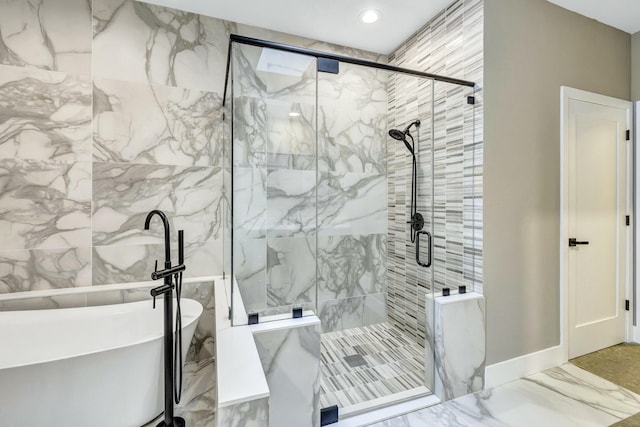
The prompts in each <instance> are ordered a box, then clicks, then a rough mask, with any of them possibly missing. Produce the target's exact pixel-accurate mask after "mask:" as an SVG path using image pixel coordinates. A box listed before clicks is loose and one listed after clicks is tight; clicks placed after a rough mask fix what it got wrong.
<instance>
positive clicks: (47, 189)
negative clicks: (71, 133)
mask: <svg viewBox="0 0 640 427" xmlns="http://www.w3.org/2000/svg"><path fill="white" fill-rule="evenodd" d="M90 210H91V164H90V163H86V162H76V163H62V162H57V161H36V160H18V159H0V238H1V239H2V242H3V249H4V250H9V249H34V248H37V249H46V248H68V247H89V246H91V240H90V239H91V229H90V226H91V219H90V215H91V212H90Z"/></svg>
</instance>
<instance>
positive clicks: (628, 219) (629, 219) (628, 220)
mask: <svg viewBox="0 0 640 427" xmlns="http://www.w3.org/2000/svg"><path fill="white" fill-rule="evenodd" d="M626 223H627V225H630V224H631V217H629V215H627V217H626Z"/></svg>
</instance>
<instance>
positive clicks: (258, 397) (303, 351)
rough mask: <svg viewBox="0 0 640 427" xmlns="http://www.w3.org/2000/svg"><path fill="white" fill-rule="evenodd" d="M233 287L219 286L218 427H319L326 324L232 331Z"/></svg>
mask: <svg viewBox="0 0 640 427" xmlns="http://www.w3.org/2000/svg"><path fill="white" fill-rule="evenodd" d="M228 282H229V281H228V280H227V281H224V280H218V281H217V283H216V284H217V286H216V334H217V336H216V353H217V355H216V361H217V363H216V375H217V377H216V378H217V394H218V399H217V411H216V414H217V415H216V422H217V426H218V427H276V426H280V427H281V426H283V425H300V426H302V425H304V426H309V427H319V426H320V413H319V411H320V408H319V405H320V402H319V395H320V319H318V317H316V316H314V315H310V314H311V313H310V312H305V316H304V317H302V318H298V319H291V318H288V319H281V318H279V317H281V316H279V317H274V318H273V319H271V321H262V322H261V323H259V324H257V325H243V326H231V321H230V320H229V317H228V301H229V300H228V299H227V294H228V292H229V291H230V284H229V283H228ZM218 308H219V309H218ZM265 320H268V319H265ZM290 423H291V424H290Z"/></svg>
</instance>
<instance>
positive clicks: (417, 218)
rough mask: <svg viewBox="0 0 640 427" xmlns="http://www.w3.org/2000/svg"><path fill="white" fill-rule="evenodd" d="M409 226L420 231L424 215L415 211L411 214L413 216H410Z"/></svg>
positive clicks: (422, 226)
mask: <svg viewBox="0 0 640 427" xmlns="http://www.w3.org/2000/svg"><path fill="white" fill-rule="evenodd" d="M411 228H413V229H414V230H416V231H420V230H422V229H423V228H424V217H423V216H422V214H421V213H419V212H416V213H415V214H413V217H411Z"/></svg>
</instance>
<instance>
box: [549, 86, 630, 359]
mask: <svg viewBox="0 0 640 427" xmlns="http://www.w3.org/2000/svg"><path fill="white" fill-rule="evenodd" d="M569 99H577V100H580V101H586V102H593V103H596V104H599V103H603V102H604V103H607V104H610V105H615V106H620V107H621V108H623V109H627V128H628V129H629V130H630V131H631V133H632V134H633V128H632V126H633V122H632V111H631V110H632V108H630V107H629V101H622V100H620V99H617V98H612V97H609V96H605V95H598V94H595V93H591V92H587V91H583V90H580V89H574V88H570V87H567V86H562V87H561V88H560V242H559V243H560V347H561V348H562V360H563V361H565V362H566V361H567V360H569V339H568V338H569V268H568V261H569V245H568V244H567V242H568V241H569V234H568V223H569V155H568V153H569ZM631 150H632V144H631V141H629V142H627V164H628V168H627V215H630V216H631V218H633V217H634V216H633V212H632V207H633V204H632V198H631V196H632V194H633V192H634V189H633V188H634V187H633V180H632V179H631V178H632V176H633V174H632V173H631V171H632V170H633V169H632V167H631V165H632V164H633V153H632V151H631ZM639 151H640V150H639ZM632 229H633V223H632V224H631V226H630V227H627V275H626V276H627V277H626V280H625V282H626V283H625V285H624V286H625V293H626V299H628V300H629V301H632V298H631V296H632V289H631V286H630V285H631V278H632V277H633V276H632V272H633V270H632V269H633V262H632V260H633V258H632V257H631V256H632V252H631V249H632V247H633V239H632V236H633V233H632V231H631V230H632ZM630 314H631V311H627V312H625V324H626V325H627V327H626V340H627V341H631V338H632V337H633V336H634V335H635V333H634V332H636V331H634V330H633V316H631V315H630ZM638 329H640V328H638ZM638 335H640V330H639V331H638Z"/></svg>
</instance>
